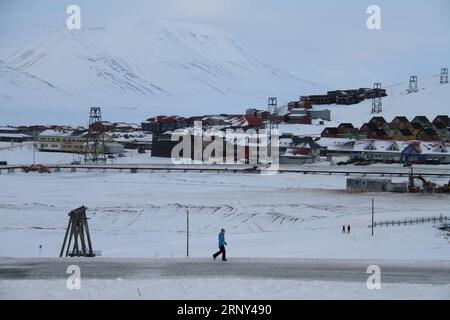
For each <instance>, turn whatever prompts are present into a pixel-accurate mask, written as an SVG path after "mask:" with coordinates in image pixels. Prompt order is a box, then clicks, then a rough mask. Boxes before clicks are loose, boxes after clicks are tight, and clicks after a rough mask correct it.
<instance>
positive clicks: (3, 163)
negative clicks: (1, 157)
mask: <svg viewBox="0 0 450 320" xmlns="http://www.w3.org/2000/svg"><path fill="white" fill-rule="evenodd" d="M7 165H8V162H6V161H0V166H7Z"/></svg>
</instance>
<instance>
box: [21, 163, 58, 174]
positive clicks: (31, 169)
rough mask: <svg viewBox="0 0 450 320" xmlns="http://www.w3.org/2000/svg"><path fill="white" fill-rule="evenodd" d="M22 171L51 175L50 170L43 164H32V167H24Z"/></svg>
mask: <svg viewBox="0 0 450 320" xmlns="http://www.w3.org/2000/svg"><path fill="white" fill-rule="evenodd" d="M22 170H23V171H24V172H25V173H28V172H39V173H51V171H50V168H49V167H46V166H43V165H42V164H32V165H31V166H24V167H22Z"/></svg>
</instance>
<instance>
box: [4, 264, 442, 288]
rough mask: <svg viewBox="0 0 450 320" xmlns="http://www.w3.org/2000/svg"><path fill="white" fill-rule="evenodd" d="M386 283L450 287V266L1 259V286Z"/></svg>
mask: <svg viewBox="0 0 450 320" xmlns="http://www.w3.org/2000/svg"><path fill="white" fill-rule="evenodd" d="M374 264H375V265H378V266H379V267H380V268H381V279H382V281H383V282H384V283H410V284H435V285H447V284H450V261H369V260H315V259H253V258H252V259H246V258H238V259H231V260H230V261H228V262H222V261H213V260H212V258H210V259H207V258H191V259H178V258H176V259H175V258H173V259H158V258H153V259H147V258H146V259H134V258H65V259H59V258H0V281H1V280H35V279H66V278H67V277H68V274H66V270H67V267H68V266H69V265H77V266H79V267H80V269H81V276H82V277H83V278H84V279H117V278H122V279H135V280H136V279H145V280H150V279H152V278H153V279H161V278H176V277H181V278H187V279H189V278H218V277H220V278H222V277H230V278H244V279H283V280H317V281H339V282H365V281H366V280H367V278H368V277H369V274H367V273H366V270H367V267H368V266H369V265H374Z"/></svg>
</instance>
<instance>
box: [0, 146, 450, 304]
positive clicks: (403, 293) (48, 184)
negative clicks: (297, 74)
mask: <svg viewBox="0 0 450 320" xmlns="http://www.w3.org/2000/svg"><path fill="white" fill-rule="evenodd" d="M22 151H25V152H28V153H27V154H26V155H24V156H23V157H24V158H27V157H29V155H30V150H27V148H25V150H22ZM8 152H11V153H15V154H17V153H18V152H19V150H16V151H0V157H1V158H4V156H5V154H6V155H7V154H8ZM136 155H137V154H136ZM41 156H42V157H55V159H48V158H45V159H44V158H43V160H42V162H55V161H61V163H64V162H65V161H68V160H69V161H71V159H65V158H64V157H67V156H69V157H72V156H71V155H61V154H48V153H45V154H40V153H39V154H37V159H39V158H38V157H41ZM56 157H61V158H60V160H58V159H57V158H56ZM149 158H150V157H149V155H148V154H147V155H138V156H136V157H134V156H133V159H142V160H141V161H142V162H141V163H144V162H145V161H144V160H148V159H149ZM16 159H18V158H16ZM125 159H126V158H125ZM154 160H155V161H156V160H158V159H154ZM17 161H19V160H17ZM38 161H39V160H38ZM38 161H37V162H38ZM21 162H22V161H21ZM138 163H139V162H138ZM441 168H444V167H441ZM387 170H388V168H387ZM405 179H406V178H395V179H394V180H395V181H402V180H405ZM447 180H448V179H447ZM0 182H1V186H2V192H1V193H0V221H1V224H0V257H1V256H3V257H6V256H8V257H38V256H39V255H41V256H42V257H57V256H58V255H59V250H60V246H61V244H62V240H63V237H64V232H65V228H66V226H67V221H68V217H67V213H68V212H69V211H70V210H71V209H74V208H77V207H79V206H81V205H85V206H87V207H88V208H89V210H88V217H89V218H90V220H89V226H90V230H91V236H92V240H93V245H94V249H95V250H101V251H102V256H103V257H105V258H106V257H138V258H155V257H158V258H162V257H166V258H172V257H173V258H179V257H184V256H185V243H186V212H187V211H188V210H189V213H190V239H191V240H190V254H191V257H194V258H195V257H197V258H204V257H210V255H211V254H212V253H213V252H214V251H216V250H217V248H216V247H217V243H216V242H217V233H218V231H219V229H220V228H222V227H224V228H225V229H226V230H227V242H228V244H229V246H228V248H227V250H228V255H229V257H230V260H231V261H232V259H236V258H238V257H241V258H262V257H265V258H318V259H325V260H327V259H383V260H391V261H398V260H414V261H436V260H441V261H450V241H449V234H448V233H446V232H444V231H441V230H439V229H438V228H437V226H433V224H432V223H431V224H422V225H414V226H406V227H405V226H402V227H389V228H376V229H375V235H374V236H373V237H372V236H371V233H370V229H369V228H368V225H369V224H370V222H371V209H370V204H371V198H375V204H376V206H375V217H376V218H375V220H376V221H380V220H391V219H404V218H410V217H428V216H438V215H441V214H444V215H447V216H449V215H450V212H449V210H448V208H449V205H448V204H449V203H450V196H449V195H442V194H441V195H439V194H434V195H430V194H393V193H361V194H353V193H347V192H346V191H345V184H346V177H345V176H344V175H342V176H334V175H333V176H328V175H303V174H295V173H284V174H277V175H258V174H241V173H189V172H188V173H163V172H156V173H137V174H129V173H125V172H124V173H114V172H107V173H103V172H95V171H92V172H90V173H88V172H76V173H69V172H60V173H52V174H45V175H43V174H37V173H31V174H24V173H18V172H16V173H14V174H7V173H3V174H2V175H0ZM437 182H440V183H443V182H445V181H444V180H442V181H437ZM344 224H345V225H347V224H351V226H352V231H351V233H350V234H342V233H341V228H342V225H344ZM39 245H42V250H41V251H40V250H39ZM219 280H220V279H217V277H211V278H208V279H201V280H199V279H184V278H183V279H179V278H174V279H154V280H151V281H149V280H142V281H140V280H132V279H126V280H120V279H105V280H98V279H97V280H94V279H88V280H86V282H85V284H84V285H85V287H84V289H83V290H82V291H80V292H77V293H74V292H71V291H68V290H65V291H64V290H59V291H58V290H57V289H56V288H57V287H58V286H61V283H59V282H58V281H57V280H45V281H44V280H38V279H36V280H17V279H16V280H2V281H1V283H0V288H2V289H3V290H0V292H1V293H0V294H1V296H0V298H26V297H30V298H34V297H37V298H68V299H70V298H119V297H120V298H138V297H139V296H137V288H136V285H137V284H140V285H141V286H140V289H141V291H142V292H141V294H142V298H180V299H182V298H208V297H211V298H224V297H228V298H237V299H239V298H273V299H277V298H315V297H316V298H332V299H333V298H350V299H351V298H370V299H372V298H374V299H377V298H444V299H448V298H449V295H448V292H450V291H449V290H448V289H449V288H448V284H442V285H436V284H433V285H431V284H430V285H428V284H423V283H422V284H420V285H417V284H405V283H400V284H393V283H391V284H386V287H385V288H386V289H389V290H383V291H382V292H383V294H379V293H376V292H372V291H368V290H367V288H366V287H365V284H361V283H345V282H339V281H335V282H329V281H316V280H314V281H305V280H298V279H297V280H280V279H278V280H274V279H263V280H261V279H239V278H232V279H230V280H229V281H228V280H227V285H228V284H229V287H226V288H224V290H223V291H221V292H219V293H216V295H212V293H213V292H217V290H216V289H217V281H219ZM169 284H170V285H169ZM237 286H239V287H240V288H241V289H240V291H239V292H233V288H235V287H237ZM166 287H170V289H161V290H159V291H158V292H157V293H156V292H155V290H154V289H155V288H166ZM272 287H273V288H279V290H278V289H276V290H275V289H274V290H273V291H272V292H271V294H270V295H269V294H267V288H272ZM172 288H173V289H172ZM195 288H197V289H195ZM164 290H166V291H164ZM188 293H189V294H188Z"/></svg>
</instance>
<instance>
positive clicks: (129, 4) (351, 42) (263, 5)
mask: <svg viewBox="0 0 450 320" xmlns="http://www.w3.org/2000/svg"><path fill="white" fill-rule="evenodd" d="M70 4H77V5H79V6H80V7H81V10H82V19H83V23H84V24H85V25H86V24H88V25H91V26H102V25H106V24H109V23H115V24H119V23H132V22H133V21H138V20H139V19H142V18H148V17H157V18H166V19H174V20H178V21H188V22H194V23H204V24H211V25H215V26H218V27H221V28H224V29H226V30H227V31H229V32H230V33H231V34H232V35H234V37H235V38H236V39H237V40H239V41H240V42H241V43H242V44H243V45H244V46H245V47H246V48H247V49H249V51H250V52H252V53H253V54H254V55H255V56H256V57H259V58H260V59H261V60H263V61H266V62H269V63H271V64H273V65H276V66H280V67H282V68H283V69H285V70H287V71H290V72H291V73H293V74H296V75H298V76H299V77H301V78H304V79H308V80H311V81H314V82H317V83H321V84H324V85H327V86H329V87H346V86H371V85H372V83H373V82H374V81H382V82H383V83H384V84H389V83H393V82H397V81H406V80H407V79H408V78H409V75H410V74H420V75H432V74H437V73H439V70H440V68H441V67H442V66H448V65H449V64H450V63H449V60H450V41H449V39H450V19H449V18H448V14H449V13H450V1H448V0H429V1H420V0H408V1H405V0H398V1H392V0H389V1H388V0H370V1H367V0H341V1H335V0H315V1H300V0H279V1H276V0H164V1H162V0H161V1H139V0H133V1H125V0H107V1H104V0H96V1H92V0H69V1H66V0H27V1H25V0H0V41H3V44H4V45H8V46H9V47H10V48H8V49H10V50H9V51H7V50H4V51H0V59H2V58H3V59H4V58H5V57H3V56H2V52H4V53H6V52H12V51H13V50H18V49H22V48H20V46H23V45H24V42H25V43H26V42H28V41H31V40H33V39H29V38H32V37H35V36H36V35H35V34H34V33H30V34H29V38H27V35H26V33H25V34H24V33H23V32H22V33H21V34H20V35H19V34H17V35H16V33H20V31H19V29H18V27H17V25H18V23H19V22H20V24H22V25H33V24H34V25H36V24H40V25H49V26H52V25H63V24H64V23H65V20H66V18H67V14H66V12H65V10H66V7H67V6H68V5H70ZM372 4H375V5H378V6H379V7H380V8H381V27H382V29H381V30H375V31H370V30H368V29H367V27H366V20H367V17H368V14H367V13H366V9H367V7H368V6H369V5H372ZM21 39H22V42H21V41H20V40H21ZM23 39H25V40H23ZM34 40H37V39H34Z"/></svg>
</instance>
